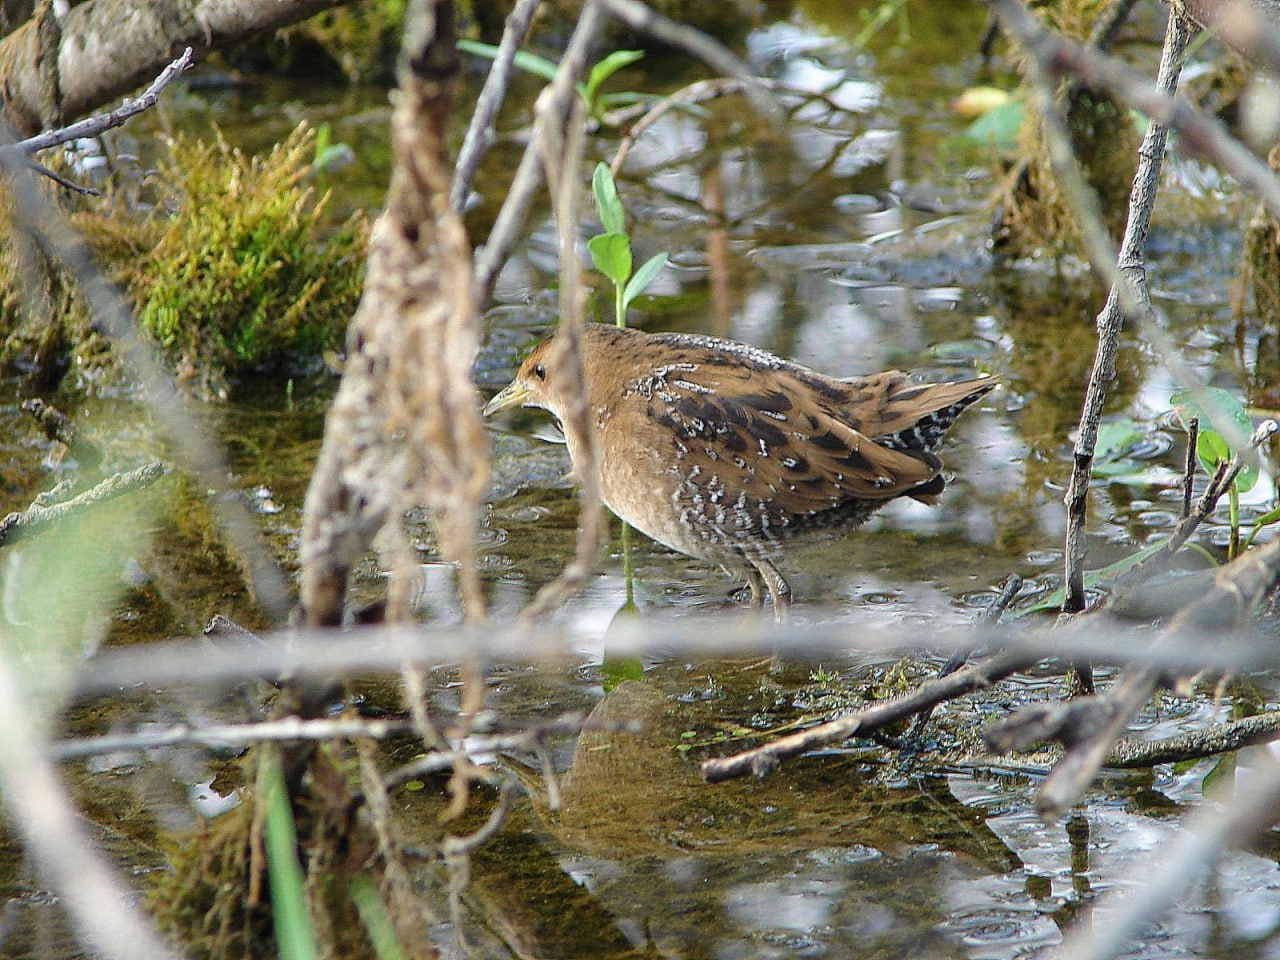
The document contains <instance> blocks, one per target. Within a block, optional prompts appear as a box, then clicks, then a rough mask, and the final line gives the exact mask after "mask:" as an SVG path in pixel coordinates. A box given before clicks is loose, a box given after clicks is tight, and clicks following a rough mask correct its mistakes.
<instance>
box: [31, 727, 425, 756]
mask: <svg viewBox="0 0 1280 960" xmlns="http://www.w3.org/2000/svg"><path fill="white" fill-rule="evenodd" d="M412 732H413V724H412V722H411V721H408V720H382V719H370V718H366V717H333V718H329V717H322V718H319V719H314V720H304V719H302V718H301V717H282V718H281V719H279V720H264V721H263V722H261V723H215V724H205V725H204V726H200V727H193V726H189V725H188V724H185V723H179V724H176V725H174V726H172V727H169V728H167V729H165V730H145V731H134V732H131V733H110V734H104V735H102V736H100V737H75V738H73V739H69V740H60V741H58V742H57V743H55V744H52V745H51V746H50V747H49V749H48V751H47V754H48V756H49V757H50V758H52V759H54V760H74V759H75V758H77V757H91V756H97V755H101V754H104V753H117V752H120V751H122V750H155V749H157V748H159V747H181V746H192V747H210V748H212V749H215V750H227V749H232V748H239V747H247V746H250V745H251V744H255V743H272V742H275V743H279V742H287V741H297V740H337V739H339V738H355V737H365V738H368V739H370V740H385V739H387V738H388V737H399V736H404V735H406V734H409V733H412Z"/></svg>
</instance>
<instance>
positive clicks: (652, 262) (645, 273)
mask: <svg viewBox="0 0 1280 960" xmlns="http://www.w3.org/2000/svg"><path fill="white" fill-rule="evenodd" d="M591 192H592V194H593V195H594V196H595V201H596V211H597V212H598V213H599V215H600V224H601V226H603V227H604V233H598V234H596V235H595V236H594V237H592V238H591V239H590V240H588V241H587V252H588V253H590V254H591V262H592V263H593V264H595V268H596V269H597V270H599V271H600V272H601V273H602V274H604V275H605V277H606V278H608V280H609V281H611V282H612V284H613V317H614V322H615V323H616V324H617V325H618V326H620V327H625V326H626V325H627V307H629V306H630V305H631V303H632V301H633V300H635V298H636V297H638V296H640V294H642V293H643V292H644V291H645V290H646V289H647V288H648V286H649V284H651V283H653V281H654V279H655V278H656V277H657V276H658V274H659V273H660V272H661V271H662V268H663V267H664V266H666V264H667V254H666V253H665V252H664V253H658V254H655V255H654V256H652V257H650V258H649V259H648V260H646V261H645V262H644V263H642V264H641V265H640V268H639V269H638V270H636V271H634V272H632V269H631V267H632V258H631V238H630V237H629V236H628V235H627V224H626V216H625V215H624V212H623V209H622V201H621V200H620V199H619V198H618V187H617V184H615V183H614V182H613V174H612V173H610V172H609V168H608V167H607V166H606V165H605V164H603V163H601V164H598V165H597V166H596V169H595V173H594V174H592V177H591ZM622 573H623V578H624V580H625V581H626V591H627V599H626V602H625V603H624V604H623V605H622V610H620V611H619V613H633V612H635V611H636V604H635V586H634V582H635V569H634V568H633V566H632V563H631V527H630V526H629V525H628V524H627V522H626V521H625V520H624V521H623V523H622Z"/></svg>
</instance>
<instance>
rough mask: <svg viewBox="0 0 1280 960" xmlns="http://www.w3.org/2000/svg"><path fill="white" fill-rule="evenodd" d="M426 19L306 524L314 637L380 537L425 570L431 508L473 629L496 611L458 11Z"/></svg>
mask: <svg viewBox="0 0 1280 960" xmlns="http://www.w3.org/2000/svg"><path fill="white" fill-rule="evenodd" d="M423 6H425V10H426V12H425V13H424V12H421V10H422V7H423ZM415 10H416V11H420V12H419V13H418V14H417V15H416V16H409V15H407V16H406V24H405V34H406V35H405V46H404V50H405V54H404V55H403V57H402V65H401V68H400V95H399V97H398V98H397V101H396V107H395V111H394V114H393V116H392V130H391V138H392V145H393V148H394V151H395V158H396V163H395V168H394V170H393V172H392V176H391V185H390V187H389V188H388V193H387V202H386V209H385V211H384V213H383V214H382V216H381V217H380V218H379V220H378V223H377V224H376V226H375V227H374V231H373V236H372V239H371V242H370V252H369V267H368V274H367V277H366V281H365V289H364V295H363V297H362V298H361V301H360V306H359V307H358V309H357V310H356V314H355V316H354V317H353V318H352V321H351V326H350V329H349V330H348V334H347V354H348V356H347V365H346V369H345V371H344V373H343V377H342V383H341V385H340V387H339V389H338V394H337V397H336V398H335V400H334V403H333V407H332V408H331V410H330V412H329V416H328V418H327V419H326V422H325V437H324V444H323V447H322V448H321V452H320V459H319V462H318V463H317V465H316V470H315V473H314V475H313V476H312V480H311V485H310V487H309V488H308V490H307V496H306V502H305V505H304V511H303V530H302V540H301V546H300V555H301V561H302V568H303V572H302V584H301V601H302V608H303V611H304V615H305V620H306V622H308V623H310V624H315V625H320V624H336V623H338V622H340V621H341V619H342V612H343V604H344V598H345V596H346V580H347V574H348V572H349V571H350V569H351V567H352V566H353V565H354V564H355V563H356V561H357V560H358V559H359V558H360V557H361V556H362V555H363V554H364V553H365V552H366V551H367V550H369V548H370V547H371V546H372V545H373V544H374V541H375V538H376V537H378V536H379V535H381V536H382V537H383V538H385V539H384V540H383V542H382V544H381V546H382V548H383V550H384V552H390V553H392V554H393V555H396V556H399V557H404V558H406V559H405V561H404V566H406V567H410V566H412V567H413V568H414V569H416V564H410V563H409V560H408V559H407V557H408V550H407V547H406V544H405V540H404V535H403V532H402V530H401V529H400V523H401V518H402V516H403V514H404V512H405V511H406V510H408V509H409V508H411V507H414V506H417V505H420V504H426V505H428V506H429V507H430V508H431V510H432V513H433V515H434V517H435V518H436V521H437V523H438V526H439V530H440V536H441V546H442V553H443V554H444V555H445V556H448V557H451V558H453V559H456V560H457V561H458V562H459V575H458V586H459V593H460V595H461V599H462V605H463V608H464V610H465V611H466V613H467V615H468V616H469V617H471V618H473V619H474V618H479V617H481V616H483V612H484V609H483V598H482V596H481V593H480V583H479V577H478V573H477V570H476V554H475V544H476V539H477V537H476V529H477V526H478V522H479V514H480V502H481V500H482V498H483V496H484V494H485V492H486V491H487V489H488V469H489V466H488V453H487V446H486V441H485V434H484V426H483V424H482V423H481V420H480V412H479V401H478V397H477V394H476V391H475V387H474V385H473V383H472V380H471V364H472V362H473V360H474V358H475V354H476V351H477V348H478V344H479V335H478V332H477V320H476V310H475V302H474V300H473V299H472V280H471V248H470V244H469V242H468V240H467V237H466V233H465V231H464V229H463V226H462V222H461V220H460V219H459V218H458V215H457V213H456V212H455V211H454V210H453V208H452V207H451V206H450V205H449V181H450V171H451V164H450V162H449V159H448V155H447V151H446V136H447V133H448V126H447V121H448V117H449V112H450V109H451V107H452V100H453V87H454V85H455V83H456V80H457V74H458V55H457V52H456V50H455V39H456V38H455V35H454V32H453V31H454V27H453V22H452V19H453V14H452V5H451V4H448V3H442V4H439V5H438V7H437V6H431V5H414V6H412V7H411V8H410V11H411V12H412V11H415ZM437 31H438V34H437ZM393 573H395V571H393ZM402 573H403V576H398V577H397V579H398V580H399V581H400V582H403V580H404V579H405V577H407V575H408V574H407V572H402ZM397 599H398V600H399V601H401V602H398V603H395V604H393V605H392V609H391V616H392V618H393V619H394V618H400V617H403V616H405V615H406V613H407V611H406V610H405V609H404V607H405V603H404V602H403V601H404V600H405V599H406V598H405V597H404V596H403V595H402V596H400V597H398V598H397ZM397 607H398V608H399V609H396V608H397Z"/></svg>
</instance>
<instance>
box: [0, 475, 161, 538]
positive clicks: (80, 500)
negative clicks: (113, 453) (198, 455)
mask: <svg viewBox="0 0 1280 960" xmlns="http://www.w3.org/2000/svg"><path fill="white" fill-rule="evenodd" d="M162 476H164V465H163V464H160V463H145V464H143V465H142V466H140V467H138V468H137V469H135V470H130V471H128V472H127V473H119V474H116V475H114V476H111V477H108V478H107V479H105V480H103V481H102V482H101V483H99V484H97V485H96V486H95V487H93V488H92V489H91V490H86V491H85V492H84V493H82V494H80V495H79V496H76V497H72V498H71V499H70V500H63V501H62V502H60V503H34V504H32V505H31V506H30V507H28V508H27V509H26V510H23V511H22V512H21V513H11V514H9V515H8V516H7V517H5V518H4V519H3V520H0V547H3V546H7V545H9V544H13V543H17V542H18V541H19V540H25V539H28V538H30V537H35V536H39V535H40V534H41V533H43V532H44V531H45V530H48V529H49V528H50V527H52V526H54V525H55V524H58V523H61V522H63V521H64V520H67V519H70V518H71V517H74V516H76V515H78V514H79V513H81V512H82V511H84V510H88V509H91V508H92V507H95V506H97V505H98V504H101V503H106V502H107V501H109V500H114V499H116V498H117V497H123V496H125V495H126V494H130V493H133V492H134V491H135V490H141V489H142V488H143V487H149V486H151V484H153V483H155V482H156V481H157V480H159V479H160V478H161V477H162Z"/></svg>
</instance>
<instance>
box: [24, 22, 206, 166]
mask: <svg viewBox="0 0 1280 960" xmlns="http://www.w3.org/2000/svg"><path fill="white" fill-rule="evenodd" d="M192 62H193V61H192V52H191V48H190V47H187V49H186V50H184V51H182V55H181V56H180V57H178V59H176V60H174V61H173V62H172V63H171V64H169V65H168V66H167V67H165V68H164V70H162V71H161V72H160V75H159V76H158V77H156V78H155V79H154V80H153V81H151V86H149V87H147V89H146V90H144V91H142V93H140V94H138V96H136V97H132V98H126V99H125V101H124V102H123V103H122V104H120V106H118V107H116V108H115V109H114V110H112V111H111V112H110V113H99V114H95V115H94V116H92V117H86V118H85V119H83V120H79V121H77V122H76V123H72V124H69V125H67V126H65V127H60V128H59V129H57V130H49V131H47V132H45V133H40V134H37V135H36V136H34V137H28V138H27V139H26V140H19V141H18V142H17V143H11V144H8V145H7V146H4V147H0V151H5V152H12V153H20V154H23V155H25V156H29V155H31V154H33V153H36V152H38V151H40V150H47V149H49V148H50V147H56V146H57V145H58V144H60V143H67V142H69V141H71V140H79V139H80V138H81V137H98V136H101V135H102V134H104V133H106V132H107V131H108V130H111V129H113V128H115V127H118V126H121V125H122V124H123V123H124V122H125V121H126V120H128V119H129V118H130V117H135V116H137V115H138V114H140V113H144V112H146V111H147V110H150V109H151V108H152V107H154V106H155V105H156V102H157V101H158V100H159V99H160V92H161V91H162V90H164V88H165V87H167V86H169V84H171V83H173V81H174V80H176V79H177V78H178V77H180V76H182V74H183V73H185V72H186V71H187V70H189V69H191V64H192Z"/></svg>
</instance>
